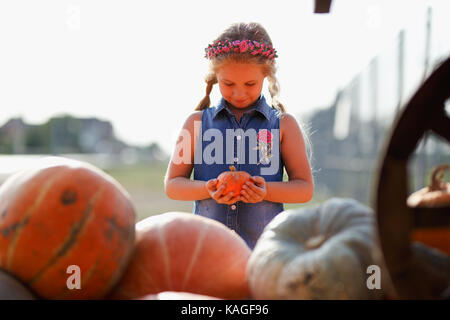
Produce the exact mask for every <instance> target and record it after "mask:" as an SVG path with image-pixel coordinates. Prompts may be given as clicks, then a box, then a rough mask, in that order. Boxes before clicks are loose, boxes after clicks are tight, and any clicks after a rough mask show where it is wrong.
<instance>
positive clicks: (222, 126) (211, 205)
mask: <svg viewBox="0 0 450 320" xmlns="http://www.w3.org/2000/svg"><path fill="white" fill-rule="evenodd" d="M280 116H281V112H280V111H278V110H276V109H274V108H272V107H271V106H269V105H268V104H267V103H266V99H265V98H264V96H263V95H260V97H259V98H258V100H257V101H256V102H255V103H254V104H253V107H252V109H250V110H248V111H246V112H245V113H244V114H243V115H242V117H241V119H240V121H239V122H238V121H237V119H236V117H235V116H234V114H233V113H232V112H231V111H230V110H229V109H228V107H227V103H226V101H225V99H224V98H222V99H221V100H220V103H219V104H218V105H217V106H215V107H210V108H207V109H204V110H203V112H202V121H201V125H198V129H199V130H201V131H199V139H198V141H197V142H196V143H197V145H196V153H195V161H194V180H202V181H208V180H210V179H215V178H217V177H218V176H219V175H220V174H221V173H222V172H224V171H229V170H230V166H232V165H233V166H234V167H235V168H236V170H237V171H246V172H248V173H249V174H250V175H252V176H261V177H263V178H264V179H265V181H266V182H270V181H282V180H283V168H284V166H283V163H282V158H281V151H280V134H279V132H280V130H279V129H280ZM283 210H284V209H283V204H282V203H276V202H270V201H261V202H259V203H245V202H242V201H238V202H236V203H234V204H232V205H227V204H220V203H217V202H216V201H215V200H214V199H212V198H209V199H204V200H197V201H195V202H194V214H198V215H201V216H204V217H208V218H211V219H214V220H217V221H219V222H221V223H223V224H224V225H226V226H227V227H228V228H230V229H231V230H234V231H235V232H236V233H237V234H238V235H240V236H241V237H242V238H243V239H244V240H245V242H246V243H247V245H248V246H249V247H250V248H251V249H253V248H254V246H255V243H256V241H257V240H258V238H259V236H260V235H261V233H262V231H263V229H264V227H265V226H266V225H267V224H268V223H269V222H270V221H271V220H272V219H273V218H274V217H275V216H276V215H277V214H278V213H280V212H281V211H283Z"/></svg>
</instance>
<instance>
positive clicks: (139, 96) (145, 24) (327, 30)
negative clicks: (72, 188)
mask: <svg viewBox="0 0 450 320" xmlns="http://www.w3.org/2000/svg"><path fill="white" fill-rule="evenodd" d="M444 2H445V0H440V1H439V0H437V1H407V0H406V1H400V0H399V1H381V0H380V1H376V0H366V1H364V0H334V1H333V4H332V7H331V14H322V15H318V14H313V1H312V0H309V1H308V0H305V1H299V0H296V1H287V0H286V1H278V2H275V1H266V0H251V1H250V0H249V1H242V0H238V1H236V0H228V1H226V2H223V1H211V0H208V1H196V0H191V1H182V0H176V1H175V0H168V1H143V0H142V1H138V0H121V1H117V0H107V1H105V0H89V1H88V0H85V1H81V0H78V1H75V0H73V1H67V0H53V1H49V0H42V1H32V0H28V1H25V0H5V1H1V2H0V126H1V125H3V124H4V123H5V122H6V121H7V120H8V119H9V118H11V117H22V118H23V119H24V120H25V121H26V122H28V123H33V124H38V123H43V122H45V121H46V120H47V119H48V118H49V117H51V116H55V115H62V114H70V115H74V116H79V117H98V118H100V119H103V120H108V121H111V122H112V123H113V125H114V128H115V132H116V135H117V137H118V138H120V139H122V140H124V141H126V142H128V143H131V144H138V145H147V144H149V143H151V142H158V143H159V144H160V145H161V146H162V147H163V149H164V150H166V151H167V152H171V150H172V148H173V147H174V145H175V141H176V137H177V135H178V133H179V131H180V129H181V127H182V125H183V123H184V121H185V119H186V118H187V117H188V116H189V114H190V113H192V112H193V110H194V108H195V106H196V105H197V103H198V102H199V101H200V99H201V98H202V97H203V96H204V92H205V84H204V80H203V78H204V75H205V73H206V70H207V60H206V59H205V58H204V48H205V47H206V46H207V45H208V44H209V43H210V42H211V41H212V40H214V39H215V38H216V37H217V36H218V35H219V34H220V33H221V32H222V31H223V30H224V29H226V28H227V27H228V26H229V25H231V24H232V23H234V22H251V21H255V22H259V23H261V24H262V25H263V26H264V27H265V28H266V30H267V31H268V33H269V35H270V37H271V39H272V42H273V44H274V47H275V49H276V50H277V52H278V55H279V58H278V59H277V64H278V72H277V78H278V80H279V82H280V87H281V93H280V101H281V102H282V103H283V104H284V105H285V106H286V109H287V112H289V113H291V114H294V115H297V116H300V117H301V116H302V115H305V114H307V113H310V112H312V111H314V110H317V109H320V108H326V107H328V106H329V105H330V104H331V103H332V102H333V101H334V99H335V95H336V92H337V90H338V89H339V88H341V87H343V86H345V85H346V84H347V83H348V82H349V81H350V80H351V79H352V77H353V76H354V75H355V74H356V73H358V72H359V71H360V70H361V69H362V68H364V67H365V66H367V64H368V63H369V61H370V59H371V58H372V57H374V56H375V55H376V54H378V53H379V52H380V51H381V50H382V49H383V47H384V46H386V45H388V44H391V43H392V42H393V41H394V40H395V38H396V36H397V34H398V31H399V30H400V29H401V28H403V27H405V26H407V25H412V24H414V23H416V21H417V20H418V18H419V17H420V19H422V20H423V15H424V13H425V7H426V5H427V4H431V5H434V4H435V3H439V4H440V6H441V7H440V8H442V4H443V3H444ZM447 3H448V1H447ZM446 8H450V6H448V7H446ZM447 12H448V13H449V14H450V10H448V11H447ZM440 14H443V13H442V12H440ZM449 20H450V19H449ZM447 26H449V25H447ZM448 30H450V28H449V29H448ZM263 93H264V94H265V95H266V97H269V98H270V95H269V94H268V92H267V89H266V88H265V89H264V91H263ZM211 98H212V101H213V103H215V102H217V101H218V99H219V98H220V92H219V90H218V88H217V87H215V88H214V89H213V92H212V95H211Z"/></svg>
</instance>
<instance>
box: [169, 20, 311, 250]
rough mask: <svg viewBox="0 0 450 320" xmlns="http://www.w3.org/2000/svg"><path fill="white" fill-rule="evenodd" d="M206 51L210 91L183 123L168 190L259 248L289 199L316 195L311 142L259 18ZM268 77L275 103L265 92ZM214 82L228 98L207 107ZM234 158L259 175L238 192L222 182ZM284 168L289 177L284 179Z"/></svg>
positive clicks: (225, 35) (239, 25) (228, 33)
mask: <svg viewBox="0 0 450 320" xmlns="http://www.w3.org/2000/svg"><path fill="white" fill-rule="evenodd" d="M205 51H206V55H205V57H206V58H207V59H209V61H210V72H209V74H208V75H207V76H206V78H205V80H206V84H207V86H206V96H205V97H204V98H203V99H202V101H200V103H199V105H198V106H197V108H196V109H195V110H196V112H194V113H192V114H191V115H190V116H189V117H188V119H187V120H186V122H185V123H184V126H183V130H182V132H181V134H180V136H179V139H178V141H177V147H176V148H175V151H174V153H173V155H172V157H171V160H170V163H169V167H168V170H167V173H166V178H165V192H166V194H167V196H168V197H169V198H171V199H176V200H187V201H192V200H194V201H195V202H194V213H195V214H199V215H202V216H205V217H208V218H212V219H215V220H217V221H220V222H222V223H223V224H225V225H226V226H228V227H229V228H230V229H232V230H234V231H235V232H237V233H238V234H239V235H240V236H241V237H242V238H243V239H244V240H245V241H246V243H247V244H248V246H249V247H250V248H251V249H253V247H254V246H255V243H256V241H257V239H258V238H259V236H260V235H261V233H262V231H263V229H264V227H265V226H266V224H267V223H269V222H270V220H272V219H273V218H274V217H275V216H276V215H277V214H278V213H280V212H281V211H283V203H301V202H307V201H309V200H310V199H311V198H312V195H313V189H314V185H313V178H312V175H311V168H310V165H309V162H308V158H307V154H306V149H305V143H304V140H303V136H302V132H301V130H300V127H299V125H298V124H297V121H296V120H295V118H294V117H293V116H292V115H290V114H287V113H285V110H284V107H283V105H282V104H281V103H280V102H279V101H278V100H277V94H278V91H279V87H278V82H277V80H276V78H275V70H276V66H275V58H276V57H277V54H276V50H275V49H274V48H273V47H272V41H271V39H270V38H269V35H268V34H267V32H266V30H265V29H264V28H263V27H262V26H261V25H260V24H258V23H248V24H247V23H237V24H233V25H231V26H230V27H229V28H228V29H227V30H225V31H224V32H223V33H222V34H221V35H220V36H219V37H218V38H217V39H216V40H215V41H214V42H213V43H212V44H210V45H209V46H208V47H207V48H206V49H205ZM264 79H267V80H268V81H269V87H268V88H269V92H270V94H271V96H272V106H269V105H268V104H267V103H266V100H265V97H264V96H263V95H262V94H261V91H262V87H263V82H264ZM216 83H218V84H219V88H220V92H221V94H222V98H221V101H220V103H219V104H218V105H217V106H215V107H209V105H210V99H209V94H210V92H211V90H212V88H213V85H214V84H216ZM247 141H248V142H249V143H247ZM255 150H256V151H255ZM257 151H259V152H257ZM255 153H256V157H255ZM230 165H233V166H234V167H235V168H236V170H238V171H246V172H248V173H249V174H251V176H252V178H253V182H247V184H246V185H244V187H243V190H242V191H241V193H240V194H233V192H229V193H228V194H224V193H223V191H224V188H225V187H226V186H225V185H222V186H221V187H220V188H218V189H217V187H216V185H217V182H218V180H217V177H218V176H219V174H220V173H222V172H224V171H228V170H229V167H230ZM284 168H286V171H287V174H288V177H289V181H285V182H283V170H284ZM192 170H194V179H193V180H191V178H190V177H191V173H192Z"/></svg>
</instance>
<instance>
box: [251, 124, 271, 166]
mask: <svg viewBox="0 0 450 320" xmlns="http://www.w3.org/2000/svg"><path fill="white" fill-rule="evenodd" d="M272 138H273V136H272V133H271V132H270V131H269V130H267V129H261V130H259V132H258V136H257V138H256V139H257V144H258V145H257V146H256V147H255V148H253V150H259V161H258V163H257V164H258V165H259V164H261V163H264V164H268V163H269V162H270V158H271V157H272Z"/></svg>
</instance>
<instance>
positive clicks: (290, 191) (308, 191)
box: [264, 114, 314, 203]
mask: <svg viewBox="0 0 450 320" xmlns="http://www.w3.org/2000/svg"><path fill="white" fill-rule="evenodd" d="M280 141H281V142H280V143H281V156H282V159H283V162H284V165H285V167H286V171H287V174H288V176H289V181H287V182H266V195H265V198H264V200H267V201H273V202H282V203H303V202H308V201H309V200H311V198H312V196H313V193H314V182H313V177H312V174H311V167H310V164H309V161H308V157H307V154H306V147H305V141H304V139H303V135H302V132H301V130H300V127H299V125H298V123H297V120H296V119H295V118H294V117H293V116H292V115H290V114H283V115H282V116H281V119H280Z"/></svg>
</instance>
